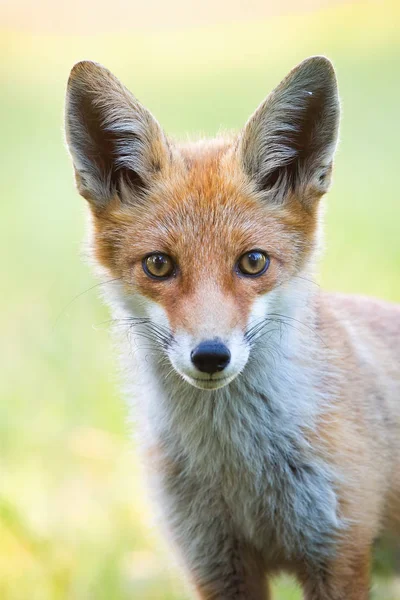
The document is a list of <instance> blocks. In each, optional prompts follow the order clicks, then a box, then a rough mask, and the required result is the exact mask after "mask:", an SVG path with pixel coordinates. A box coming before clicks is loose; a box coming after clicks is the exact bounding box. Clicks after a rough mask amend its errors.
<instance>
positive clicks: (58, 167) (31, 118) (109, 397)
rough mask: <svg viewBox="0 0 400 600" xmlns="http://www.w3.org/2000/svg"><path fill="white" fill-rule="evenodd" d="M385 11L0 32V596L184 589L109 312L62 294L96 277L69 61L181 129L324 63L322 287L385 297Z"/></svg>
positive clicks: (76, 599)
mask: <svg viewBox="0 0 400 600" xmlns="http://www.w3.org/2000/svg"><path fill="white" fill-rule="evenodd" d="M399 16H400V10H399V8H397V6H396V3H395V2H389V3H384V2H380V3H379V4H376V5H375V4H374V3H368V4H367V3H362V4H360V5H357V4H355V5H354V6H351V5H347V6H342V7H336V8H334V9H330V10H325V11H323V12H320V13H316V14H304V15H299V16H287V17H279V18H274V19H271V20H270V21H268V22H261V23H257V24H246V25H243V26H239V25H230V26H219V27H212V28H211V27H210V28H208V29H201V30H200V29H199V30H190V31H184V32H179V31H176V32H174V31H170V32H159V33H157V34H156V33H153V34H148V35H144V34H142V35H139V36H135V37H134V38H132V37H129V36H114V37H113V36H92V37H90V36H87V37H85V38H77V37H74V38H72V37H58V38H56V37H51V36H30V35H28V34H25V35H20V34H10V33H7V34H6V33H4V35H2V36H1V42H0V43H1V56H2V63H1V64H0V82H1V94H0V109H1V110H0V122H1V136H0V158H1V166H2V176H1V179H0V193H1V199H2V213H1V215H2V216H1V236H0V270H1V275H2V277H1V281H2V286H1V296H0V308H1V310H0V325H1V332H2V333H1V339H0V352H1V367H2V369H3V373H2V376H1V378H0V398H1V402H0V456H1V458H0V460H1V464H0V467H1V476H0V597H1V598H3V599H4V600H26V598H29V599H30V600H61V599H62V600H67V599H68V600H91V599H93V600H103V599H104V600H109V599H111V598H112V599H113V600H128V598H129V599H132V598H137V599H140V600H158V599H160V600H180V599H183V598H187V597H188V593H187V590H185V588H184V587H183V585H182V583H181V581H180V578H179V576H178V575H177V573H178V571H177V569H176V567H175V566H174V564H173V562H172V561H171V557H170V554H169V551H168V549H167V548H166V546H165V545H164V543H163V541H162V540H160V538H159V536H158V533H157V528H156V527H155V526H154V525H153V522H152V514H153V513H152V510H151V508H149V506H148V500H147V498H146V494H145V491H144V486H143V478H142V477H141V475H140V473H139V466H138V464H137V459H136V457H135V452H134V451H132V444H131V441H130V439H129V433H130V432H129V428H128V426H127V425H126V420H125V417H126V414H125V408H124V404H123V401H122V399H121V397H120V393H119V390H118V383H117V381H118V375H117V367H116V362H115V357H114V352H113V349H112V347H111V342H110V339H109V335H108V331H107V325H106V324H105V323H104V321H106V319H107V318H108V317H107V312H106V310H105V309H104V308H103V307H102V305H101V303H100V301H99V300H98V298H97V291H96V289H93V290H90V291H88V292H87V293H85V294H83V295H81V296H79V297H78V298H77V299H76V300H74V301H73V302H72V303H71V304H68V303H69V302H70V301H71V300H72V299H73V298H74V297H75V296H76V295H77V294H80V293H81V292H83V291H84V290H86V289H88V288H90V287H91V286H92V285H94V283H95V282H94V280H93V279H92V277H91V275H90V272H89V269H88V268H87V267H86V266H85V265H84V264H83V261H82V260H81V240H82V238H83V235H84V222H85V218H84V203H83V201H82V200H81V199H79V197H78V196H77V194H76V193H75V192H74V189H73V178H72V170H71V165H70V162H69V159H68V157H67V154H66V151H65V149H64V147H63V143H62V111H63V94H64V88H65V82H66V79H67V76H68V71H69V68H70V67H71V65H72V64H73V62H74V61H76V60H78V59H80V58H88V57H89V58H93V59H96V60H98V61H100V62H103V63H105V64H106V65H107V66H108V67H109V68H110V69H112V70H113V71H114V72H115V73H116V74H117V75H119V76H120V77H121V78H122V79H123V80H124V81H125V83H126V84H127V85H128V86H129V87H131V89H132V90H133V91H134V92H135V93H136V94H137V95H138V97H139V98H140V99H141V100H142V101H143V102H144V103H145V104H146V105H148V106H149V107H150V108H151V110H152V111H153V112H154V113H155V114H156V116H157V117H158V119H159V120H160V121H161V123H162V124H163V125H164V126H165V128H166V130H167V131H168V132H170V133H172V134H175V135H178V136H183V135H185V134H186V132H189V133H199V132H200V133H206V134H212V133H215V132H216V131H217V130H218V129H219V128H220V127H223V128H228V129H230V128H239V127H240V126H241V125H242V124H243V123H244V121H245V120H246V118H247V117H248V115H249V114H250V112H251V111H252V110H253V109H254V108H255V107H256V106H257V104H258V103H259V102H260V101H261V100H262V99H263V97H264V96H265V94H266V93H267V92H268V91H269V90H270V89H271V87H272V86H273V85H275V84H276V83H278V81H279V79H280V78H281V77H282V76H283V75H284V74H285V73H286V71H287V70H288V69H289V68H291V67H292V66H293V65H294V64H296V63H297V62H298V61H299V60H301V59H302V58H304V57H305V56H307V55H310V54H317V53H324V54H327V55H328V56H330V57H331V58H332V59H333V60H334V62H335V65H336V68H337V72H338V77H339V82H340V89H341V96H342V101H343V125H342V131H341V138H342V141H341V144H340V148H339V153H338V157H337V164H336V175H335V184H334V188H333V190H332V192H331V193H330V195H329V198H328V202H327V231H326V233H327V237H326V240H327V252H326V256H325V258H324V260H323V262H322V276H321V281H322V284H323V285H324V286H325V287H327V288H330V289H338V290H342V291H346V292H357V293H366V294H371V295H376V296H381V297H385V298H387V299H389V300H394V301H396V300H397V301H398V300H400V276H399V271H400V241H399V223H400V202H399V201H398V195H399V194H398V180H397V168H398V163H399V158H400V157H399V149H398V140H399V137H400V131H399V123H400V121H399V116H398V98H399V94H400V79H399V77H398V69H399V59H400V39H399V36H398V23H399ZM66 306H67V307H66ZM65 307H66V308H65ZM277 590H279V593H278V594H277V597H278V598H279V599H280V600H289V599H293V600H296V599H298V598H299V597H300V596H299V593H298V592H297V591H296V589H295V586H294V585H292V583H291V581H289V580H282V581H281V582H280V583H279V585H278V587H277ZM378 595H379V597H383V596H384V597H385V598H387V599H389V592H387V591H386V592H382V591H380V592H379V594H378ZM382 595H383V596H382Z"/></svg>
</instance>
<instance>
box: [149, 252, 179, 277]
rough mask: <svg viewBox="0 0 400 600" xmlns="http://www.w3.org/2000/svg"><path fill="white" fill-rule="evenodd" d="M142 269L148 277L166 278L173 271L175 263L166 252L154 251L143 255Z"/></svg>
mask: <svg viewBox="0 0 400 600" xmlns="http://www.w3.org/2000/svg"><path fill="white" fill-rule="evenodd" d="M142 265H143V270H144V272H145V273H146V275H148V276H149V277H156V278H157V279H168V278H169V277H171V276H172V275H173V274H174V273H175V263H174V261H173V260H172V258H171V257H170V256H168V254H163V253H162V252H154V254H149V255H148V256H145V257H144V259H143V261H142Z"/></svg>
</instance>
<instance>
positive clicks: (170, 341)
mask: <svg viewBox="0 0 400 600" xmlns="http://www.w3.org/2000/svg"><path fill="white" fill-rule="evenodd" d="M338 122H339V101H338V92H337V85H336V78H335V73H334V70H333V67H332V65H331V63H330V62H329V61H328V60H327V59H326V58H324V57H312V58H309V59H307V60H305V61H304V62H302V63H301V64H300V65H298V66H297V67H296V68H295V69H293V70H292V71H291V72H290V73H289V75H288V76H287V77H286V78H285V79H284V80H283V81H282V82H281V83H280V85H279V86H278V87H277V88H276V89H275V90H274V91H273V92H272V93H271V94H270V95H269V96H268V97H267V98H266V100H265V101H264V102H263V103H262V104H261V105H260V106H259V107H258V109H257V110H256V112H255V113H254V114H253V115H252V116H251V117H250V119H249V120H248V122H247V124H246V125H245V126H244V128H243V130H242V131H241V132H240V133H239V134H238V135H236V136H232V137H231V138H220V139H216V140H213V141H206V142H205V141H199V142H196V143H193V144H185V145H182V144H176V143H174V142H173V141H172V140H170V139H169V138H168V137H167V136H166V135H165V133H164V131H163V130H162V128H161V127H160V125H159V124H158V122H157V121H156V120H155V118H154V117H153V116H152V115H151V114H150V112H149V111H148V110H147V109H146V108H144V106H143V105H142V104H140V103H139V102H138V100H137V99H136V98H135V97H134V96H133V95H132V94H131V93H130V92H129V91H128V90H127V89H126V88H125V87H124V86H123V85H122V84H121V83H120V82H119V81H118V80H117V79H116V78H115V77H114V76H113V75H112V74H111V73H110V72H109V71H108V70H107V69H105V68H104V67H102V66H100V65H98V64H95V63H92V62H86V61H85V62H80V63H78V64H77V65H75V66H74V68H73V69H72V72H71V75H70V79H69V82H68V90H67V100H66V136H67V143H68V146H69V150H70V153H71V156H72V160H73V164H74V169H75V176H76V182H77V187H78V190H79V192H80V194H81V195H82V196H83V197H84V198H85V199H86V200H87V201H88V204H89V207H90V210H91V215H92V221H93V240H92V242H93V244H92V245H93V252H94V257H95V259H96V260H97V262H98V263H100V265H101V266H102V267H103V270H105V272H106V273H107V274H108V275H109V277H112V278H113V279H114V280H117V281H118V289H119V292H118V297H119V303H120V304H121V305H123V307H124V310H125V311H127V312H125V314H127V315H128V320H129V322H131V323H133V324H137V325H138V326H140V327H142V328H144V329H142V333H143V335H146V336H147V337H151V339H152V342H153V343H155V344H156V345H157V347H158V348H159V349H160V350H162V352H163V353H164V354H165V353H166V354H167V356H168V359H169V361H170V362H171V364H172V366H173V368H174V369H175V371H177V372H178V373H179V374H180V375H181V376H182V377H183V378H184V379H185V380H186V381H187V382H189V383H190V384H192V385H194V386H196V387H199V388H203V389H216V388H219V387H222V386H224V385H227V384H228V383H229V382H231V381H232V380H233V379H234V378H235V377H236V376H237V375H238V374H239V373H240V372H241V371H242V370H243V369H244V368H245V366H246V363H247V362H248V359H249V357H250V356H251V355H252V353H253V352H255V351H256V350H255V347H256V341H257V340H258V339H259V338H260V336H262V335H263V333H265V330H266V323H268V322H270V321H271V320H272V318H273V317H274V316H275V317H276V316H277V315H278V314H281V313H282V311H284V310H285V308H284V306H285V303H286V302H287V301H288V300H287V295H288V293H289V291H288V290H289V288H290V286H291V285H292V284H293V282H294V281H295V280H296V278H298V277H299V275H300V273H302V272H303V271H304V270H305V269H306V268H307V265H308V264H309V263H310V261H311V258H312V255H313V252H314V249H315V247H316V245H317V239H318V234H317V230H318V213H319V210H318V205H319V200H320V198H321V196H322V195H323V194H324V193H325V192H326V191H327V189H328V187H329V184H330V179H331V171H332V161H333V155H334V151H335V147H336V142H337V132H338ZM264 343H266V344H267V343H268V342H267V341H266V339H264Z"/></svg>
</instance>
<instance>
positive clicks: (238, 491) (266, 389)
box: [133, 351, 341, 561]
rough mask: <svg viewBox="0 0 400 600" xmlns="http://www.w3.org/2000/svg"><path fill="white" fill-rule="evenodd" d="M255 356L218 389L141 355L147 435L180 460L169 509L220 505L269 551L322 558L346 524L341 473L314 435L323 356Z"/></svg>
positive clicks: (272, 555)
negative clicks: (194, 383)
mask: <svg viewBox="0 0 400 600" xmlns="http://www.w3.org/2000/svg"><path fill="white" fill-rule="evenodd" d="M257 356H258V358H257V359H256V360H252V361H250V362H249V363H248V365H247V366H246V369H245V371H244V372H243V373H242V374H241V376H240V377H238V378H237V379H236V380H235V381H234V382H232V383H231V384H230V385H229V386H226V387H225V388H222V389H220V390H217V391H213V392H208V391H203V390H197V389H195V388H193V387H191V386H190V385H189V384H187V383H185V382H182V381H180V379H179V378H178V377H177V376H176V375H175V373H169V374H168V376H167V374H166V373H164V372H163V369H162V368H161V367H160V366H155V365H152V364H151V362H152V361H151V359H150V360H149V356H147V357H146V360H145V361H144V362H143V357H142V358H139V357H138V358H139V360H138V370H137V371H136V374H135V375H134V376H133V379H134V380H135V384H136V385H135V388H136V389H135V391H134V392H133V393H134V395H135V396H136V399H137V400H138V401H139V403H140V410H141V411H143V408H144V406H146V407H147V409H148V410H147V414H146V419H145V420H146V434H145V437H146V440H145V443H146V441H147V442H148V441H149V440H151V441H152V443H153V442H155V443H156V444H157V445H158V446H159V447H161V448H162V452H163V453H165V455H166V457H167V458H168V460H171V461H172V462H175V463H176V464H177V465H179V477H178V478H177V480H173V479H172V480H171V478H170V479H168V477H163V476H162V480H163V481H162V487H163V492H164V493H165V494H166V495H167V496H169V499H170V503H169V506H170V511H169V513H170V514H169V518H174V519H175V520H177V521H179V520H180V519H181V517H183V518H186V517H185V516H184V515H183V514H182V515H179V514H177V512H178V513H179V510H180V508H179V507H181V512H182V513H185V515H186V516H187V515H191V516H190V517H187V518H193V515H197V518H198V519H205V520H207V519H209V518H210V514H209V512H210V510H216V511H218V510H220V511H221V514H220V515H219V517H220V518H224V519H228V520H229V521H230V526H232V527H234V528H235V529H236V530H237V531H238V532H240V533H239V534H240V535H241V536H243V538H245V539H247V540H249V541H251V542H252V543H253V544H254V545H255V546H256V547H257V548H259V549H260V550H261V551H263V552H264V554H265V555H266V556H267V557H268V558H269V560H271V561H273V560H274V559H277V560H278V559H281V560H282V559H284V560H290V559H292V558H295V557H297V558H298V557H304V558H307V559H308V560H317V559H318V558H322V557H323V556H324V555H326V554H327V553H329V552H330V551H331V541H332V540H333V539H334V538H335V533H336V532H338V530H339V529H340V528H341V523H340V519H339V517H338V515H337V499H336V495H335V477H336V474H335V473H334V472H333V470H332V469H331V468H330V467H329V464H328V462H327V460H326V459H323V458H322V456H321V453H320V452H318V449H315V448H312V447H311V446H310V445H309V443H308V442H307V431H312V430H313V429H314V427H315V423H316V420H317V419H318V415H319V412H320V411H321V410H322V407H325V409H326V405H327V399H325V398H323V397H321V396H317V394H316V391H315V390H316V389H317V388H316V386H314V385H313V382H314V381H316V379H317V377H318V373H317V372H315V370H316V363H315V361H312V360H310V362H309V363H308V366H307V365H305V361H304V360H302V362H301V365H300V364H299V363H298V361H297V360H296V357H295V356H293V355H290V354H289V353H288V352H287V353H286V354H285V353H284V352H283V351H281V352H280V353H279V355H275V356H274V357H272V356H270V355H268V354H267V353H263V354H262V355H260V354H258V355H257ZM164 501H165V498H164ZM188 503H189V504H190V503H192V504H193V506H192V509H193V510H190V507H188V506H187V504H188ZM167 504H168V502H167ZM184 505H185V506H184ZM210 507H212V508H210ZM221 507H223V508H221ZM172 513H173V514H172ZM222 513H223V514H222Z"/></svg>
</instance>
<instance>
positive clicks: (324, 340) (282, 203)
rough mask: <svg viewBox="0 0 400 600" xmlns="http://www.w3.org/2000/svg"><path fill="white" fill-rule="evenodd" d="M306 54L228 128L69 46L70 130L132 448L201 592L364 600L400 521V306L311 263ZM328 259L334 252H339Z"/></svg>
mask: <svg viewBox="0 0 400 600" xmlns="http://www.w3.org/2000/svg"><path fill="white" fill-rule="evenodd" d="M339 113H340V106H339V99H338V90H337V83H336V76H335V72H334V69H333V67H332V64H331V63H330V61H329V60H328V59H327V58H325V57H321V56H316V57H311V58H309V59H307V60H305V61H303V62H302V63H301V64H299V65H298V66H297V67H296V68H294V69H293V70H292V71H291V72H290V73H289V75H288V76H287V77H286V78H285V79H284V80H283V81H282V82H281V83H280V84H279V85H278V87H277V88H276V89H275V90H274V91H273V92H272V93H271V94H270V95H269V96H268V97H267V98H266V100H265V101H264V102H263V103H262V104H261V105H260V106H259V107H258V109H257V110H256V112H255V113H254V114H253V115H252V116H251V117H250V119H249V121H248V122H247V124H246V125H245V126H244V128H243V129H242V131H241V132H240V133H239V134H238V135H234V136H232V137H229V136H226V137H223V136H222V137H219V138H218V139H215V140H213V141H204V140H200V141H197V142H193V143H186V144H177V143H175V142H174V141H172V140H171V139H169V138H168V137H167V136H166V135H165V133H164V131H163V130H162V128H161V127H160V125H159V124H158V122H157V121H156V120H155V119H154V117H153V116H152V115H151V114H150V112H149V111H148V110H146V108H144V106H143V105H142V104H140V103H139V102H138V100H137V99H136V98H135V97H134V96H133V95H132V94H131V93H130V92H129V91H128V90H127V89H126V88H125V87H124V86H123V85H122V84H121V83H120V82H119V81H118V80H117V79H116V78H115V77H114V76H113V75H112V74H111V73H110V72H109V71H108V70H107V69H105V68H104V67H102V66H100V65H98V64H96V63H92V62H87V61H85V62H80V63H78V64H76V65H75V66H74V68H73V69H72V72H71V75H70V79H69V82H68V89H67V99H66V137H67V143H68V146H69V150H70V154H71V157H72V161H73V164H74V169H75V175H76V182H77V187H78V190H79V193H80V194H81V195H82V196H83V197H84V198H85V199H86V200H87V201H88V205H89V208H90V215H91V232H90V236H91V237H90V240H91V248H92V253H93V257H94V259H95V262H96V264H97V265H98V267H99V271H100V274H101V277H103V278H104V281H105V282H106V283H107V285H106V288H107V290H108V291H107V300H108V301H109V303H110V305H111V308H112V312H113V317H114V320H115V323H116V328H117V329H121V330H123V331H124V332H127V333H129V335H126V336H125V335H124V336H121V343H122V344H123V355H124V364H125V367H126V372H127V377H128V380H129V382H130V394H131V396H132V398H134V400H135V408H134V409H133V410H135V414H136V415H137V418H138V419H139V421H140V430H141V432H142V438H143V446H144V451H145V452H144V453H145V456H146V459H147V460H148V465H149V472H151V478H152V482H153V485H154V489H155V491H156V495H157V498H158V501H159V503H160V507H161V511H162V514H163V517H164V519H165V524H166V528H167V531H168V532H169V535H170V538H171V541H172V544H173V545H174V546H175V547H176V550H177V553H178V555H179V556H180V557H181V560H182V563H183V566H184V569H185V570H186V572H187V576H188V579H189V581H190V582H191V584H192V586H193V589H194V592H195V593H196V594H197V597H199V598H201V599H202V600H266V599H267V598H270V591H269V585H268V581H269V579H270V578H271V576H273V575H274V574H276V573H279V572H281V571H286V572H288V573H290V574H292V575H294V576H295V577H296V579H297V580H298V582H299V584H300V586H301V587H302V589H303V591H304V597H305V598H306V599H307V600H366V599H367V598H368V595H369V588H370V557H371V548H372V545H373V543H374V541H375V540H376V539H377V538H378V536H380V534H381V533H382V532H384V530H385V529H390V531H392V532H393V531H395V530H396V529H399V525H400V370H399V359H400V307H396V306H394V305H390V304H388V303H385V302H381V301H377V300H368V299H364V298H358V297H351V296H344V295H343V296H342V295H339V294H328V293H324V292H322V291H320V289H319V288H318V287H317V286H315V284H314V283H313V269H314V263H315V259H316V256H317V254H318V251H319V247H320V239H321V236H320V225H321V223H320V221H321V197H322V196H323V195H324V194H325V192H326V191H327V190H328V188H329V185H330V180H331V173H332V163H333V157H334V152H335V147H336V143H337V137H338V125H339ZM338 267H339V265H338Z"/></svg>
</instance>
